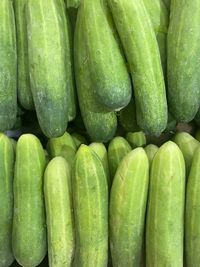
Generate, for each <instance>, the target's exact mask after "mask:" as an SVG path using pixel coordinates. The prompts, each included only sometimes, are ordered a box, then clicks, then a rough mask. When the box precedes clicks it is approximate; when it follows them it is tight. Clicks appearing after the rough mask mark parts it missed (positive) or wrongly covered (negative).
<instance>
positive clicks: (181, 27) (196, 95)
mask: <svg viewBox="0 0 200 267" xmlns="http://www.w3.org/2000/svg"><path fill="white" fill-rule="evenodd" d="M191 14H192V16H191ZM199 24H200V3H199V1H192V2H191V1H189V0H186V1H183V0H181V1H172V4H171V12H170V24H169V30H168V44H167V45H168V103H169V109H170V110H171V113H172V114H173V116H174V118H175V119H176V120H177V121H178V122H189V121H191V120H193V118H194V117H195V115H196V113H197V111H198V108H199V102H200V85H199V84H200V73H199V71H198V70H199V69H200V62H199V58H198V56H197V55H198V54H200V36H199ZM183 44H184V45H183Z"/></svg>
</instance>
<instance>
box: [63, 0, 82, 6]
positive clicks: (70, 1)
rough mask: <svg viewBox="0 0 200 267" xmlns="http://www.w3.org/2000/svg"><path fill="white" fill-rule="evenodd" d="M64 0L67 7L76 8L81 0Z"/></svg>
mask: <svg viewBox="0 0 200 267" xmlns="http://www.w3.org/2000/svg"><path fill="white" fill-rule="evenodd" d="M65 2H66V4H67V8H70V7H73V8H78V7H79V6H80V4H81V0H65Z"/></svg>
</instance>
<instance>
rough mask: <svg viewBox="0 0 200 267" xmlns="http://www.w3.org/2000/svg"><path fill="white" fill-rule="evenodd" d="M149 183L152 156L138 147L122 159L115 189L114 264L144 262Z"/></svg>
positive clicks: (112, 221) (112, 199)
mask: <svg viewBox="0 0 200 267" xmlns="http://www.w3.org/2000/svg"><path fill="white" fill-rule="evenodd" d="M148 185H149V162H148V158H147V155H146V153H145V151H144V149H143V148H136V149H134V150H132V151H131V152H130V153H129V154H128V155H126V156H125V157H124V158H123V160H122V161H121V163H120V165H119V167H118V169H117V172H116V174H115V177H114V181H113V185H112V189H111V195H110V220H109V221H110V246H111V255H112V262H113V266H114V267H124V266H140V265H139V264H140V261H141V253H142V241H143V234H144V223H145V212H146V202H147V194H148ZM152 266H156V265H152Z"/></svg>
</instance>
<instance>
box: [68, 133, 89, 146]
mask: <svg viewBox="0 0 200 267" xmlns="http://www.w3.org/2000/svg"><path fill="white" fill-rule="evenodd" d="M71 136H72V138H73V140H74V143H75V145H76V148H77V149H78V148H79V146H80V145H81V144H85V145H87V140H86V139H85V137H84V136H83V135H80V134H79V133H73V134H72V135H71Z"/></svg>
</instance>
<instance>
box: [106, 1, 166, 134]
mask: <svg viewBox="0 0 200 267" xmlns="http://www.w3.org/2000/svg"><path fill="white" fill-rule="evenodd" d="M108 4H109V6H110V8H111V11H112V14H113V18H114V21H115V24H116V27H117V30H118V32H119V36H120V38H121V41H122V44H123V48H124V52H125V54H126V58H127V61H128V63H129V66H130V72H131V76H132V80H133V84H134V96H135V101H136V118H137V123H138V125H139V127H140V128H141V129H142V130H143V131H144V132H145V133H147V134H152V135H153V134H155V135H159V134H160V133H161V132H162V131H163V130H164V129H165V128H166V125H167V100H166V92H165V83H164V76H163V72H162V66H161V59H160V54H159V48H158V44H157V40H156V35H155V32H154V29H153V26H152V23H151V20H150V18H149V15H148V13H147V11H146V9H145V6H144V3H143V1H138V0H132V1H130V0H118V1H117V2H116V0H108ZM119 18H120V19H119Z"/></svg>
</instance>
